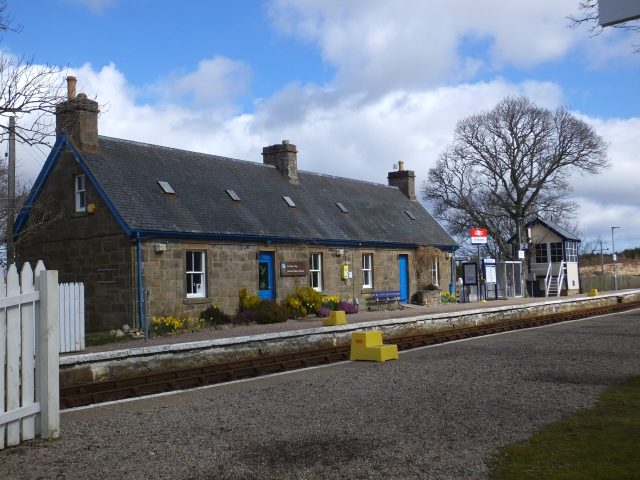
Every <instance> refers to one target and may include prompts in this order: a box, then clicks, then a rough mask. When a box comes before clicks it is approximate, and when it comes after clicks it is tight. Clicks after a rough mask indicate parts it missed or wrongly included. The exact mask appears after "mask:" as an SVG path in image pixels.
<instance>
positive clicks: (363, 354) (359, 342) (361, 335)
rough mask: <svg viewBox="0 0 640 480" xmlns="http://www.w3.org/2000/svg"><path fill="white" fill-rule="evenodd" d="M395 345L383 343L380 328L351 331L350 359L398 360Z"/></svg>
mask: <svg viewBox="0 0 640 480" xmlns="http://www.w3.org/2000/svg"><path fill="white" fill-rule="evenodd" d="M399 358H400V356H399V355H398V346H397V345H383V344H382V332H381V331H380V330H368V331H366V332H353V333H352V334H351V360H369V361H372V362H385V361H387V360H398V359H399Z"/></svg>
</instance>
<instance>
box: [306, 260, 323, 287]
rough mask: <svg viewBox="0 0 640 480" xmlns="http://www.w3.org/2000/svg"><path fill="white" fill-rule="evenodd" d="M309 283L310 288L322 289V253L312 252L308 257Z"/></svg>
mask: <svg viewBox="0 0 640 480" xmlns="http://www.w3.org/2000/svg"><path fill="white" fill-rule="evenodd" d="M309 284H310V285H311V288H313V289H314V290H317V291H318V292H321V291H322V254H321V253H312V254H311V256H310V257H309Z"/></svg>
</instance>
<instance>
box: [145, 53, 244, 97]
mask: <svg viewBox="0 0 640 480" xmlns="http://www.w3.org/2000/svg"><path fill="white" fill-rule="evenodd" d="M250 78H251V69H250V68H249V66H248V65H246V64H245V63H243V62H239V61H236V60H231V59H228V58H225V57H221V56H216V57H214V58H211V59H206V60H201V61H200V62H199V63H198V68H197V69H196V71H195V72H189V73H186V74H180V73H177V72H176V73H174V74H172V75H171V76H170V77H169V78H167V79H164V80H162V81H160V82H159V83H158V84H157V85H155V86H154V87H153V90H154V91H155V92H157V93H159V94H161V95H162V97H163V98H164V99H166V100H168V101H172V102H178V103H183V102H184V100H186V102H185V103H190V104H191V107H192V108H198V109H202V108H203V107H204V108H207V107H211V106H218V107H219V106H220V104H225V105H232V101H233V100H234V99H235V98H236V97H237V96H238V95H241V94H243V93H245V92H246V90H247V87H248V86H249V82H250Z"/></svg>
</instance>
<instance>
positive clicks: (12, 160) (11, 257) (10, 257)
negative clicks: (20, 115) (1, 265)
mask: <svg viewBox="0 0 640 480" xmlns="http://www.w3.org/2000/svg"><path fill="white" fill-rule="evenodd" d="M7 174H8V175H7V177H8V178H7V180H8V182H7V183H8V185H7V193H8V195H7V196H8V201H7V267H8V266H9V265H11V264H12V263H14V261H15V245H14V243H13V216H14V214H15V209H16V117H9V165H8V172H7Z"/></svg>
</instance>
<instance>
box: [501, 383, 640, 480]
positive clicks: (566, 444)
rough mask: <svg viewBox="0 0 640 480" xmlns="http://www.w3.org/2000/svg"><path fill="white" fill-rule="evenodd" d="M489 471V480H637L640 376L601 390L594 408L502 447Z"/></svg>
mask: <svg viewBox="0 0 640 480" xmlns="http://www.w3.org/2000/svg"><path fill="white" fill-rule="evenodd" d="M489 467H490V472H489V479H492V480H506V479H518V480H522V479H536V480H541V479H560V478H561V479H566V480H573V479H575V480H578V479H580V480H582V479H587V478H588V479H612V480H613V479H615V480H624V479H638V478H640V377H633V378H631V379H630V380H628V381H626V382H625V383H624V384H622V385H620V386H617V387H612V388H609V389H607V390H605V391H604V392H603V393H602V394H601V395H600V397H599V399H598V402H597V404H596V405H595V406H594V407H593V408H591V409H586V410H582V411H580V412H577V413H574V414H571V415H568V416H567V417H565V418H563V419H562V420H561V421H560V422H558V423H555V424H552V425H549V426H547V427H545V428H543V429H542V430H541V431H540V432H538V433H536V434H534V435H532V436H531V437H529V438H528V439H526V440H524V441H522V442H518V443H514V444H512V445H507V446H506V447H503V448H501V449H500V450H498V451H497V452H496V453H495V454H494V455H493V457H492V458H491V460H490V464H489Z"/></svg>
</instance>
